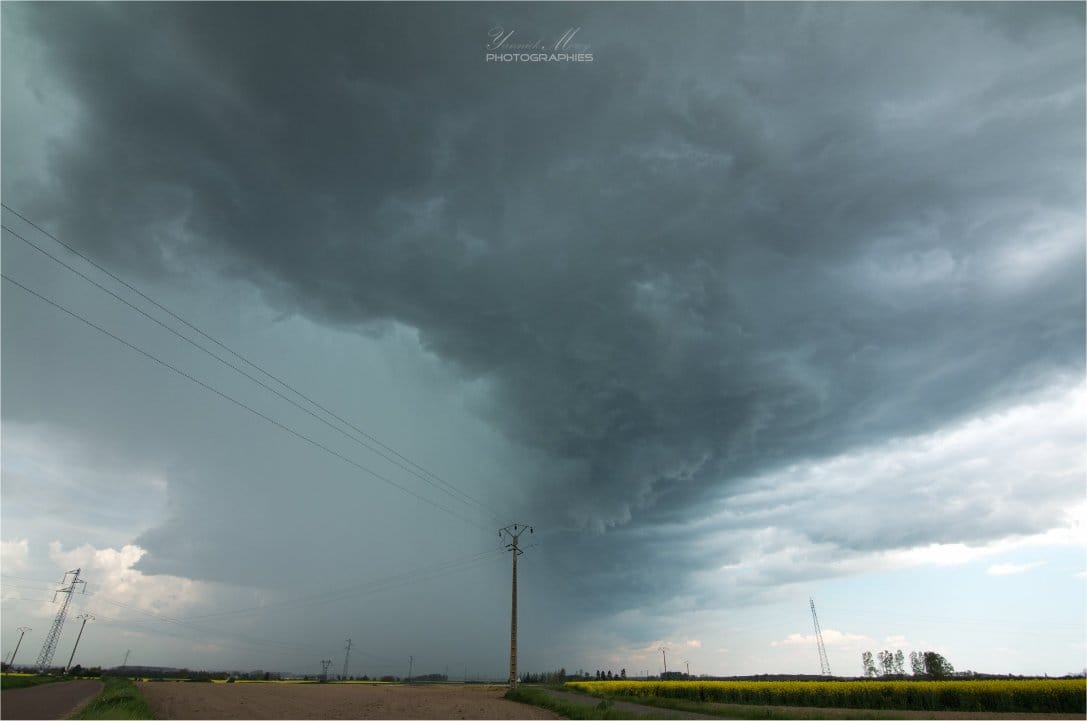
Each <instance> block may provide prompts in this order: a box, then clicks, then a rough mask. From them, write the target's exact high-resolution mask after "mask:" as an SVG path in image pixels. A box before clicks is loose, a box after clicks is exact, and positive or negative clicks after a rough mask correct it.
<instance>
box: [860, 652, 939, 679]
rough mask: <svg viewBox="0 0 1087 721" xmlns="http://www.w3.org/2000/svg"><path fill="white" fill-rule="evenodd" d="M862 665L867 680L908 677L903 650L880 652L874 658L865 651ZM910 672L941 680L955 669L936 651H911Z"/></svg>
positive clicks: (870, 653)
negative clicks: (879, 677)
mask: <svg viewBox="0 0 1087 721" xmlns="http://www.w3.org/2000/svg"><path fill="white" fill-rule="evenodd" d="M861 665H862V667H863V668H864V676H865V678H876V677H877V676H905V675H906V655H905V654H904V653H902V649H898V650H897V651H895V652H894V653H892V652H890V651H880V652H879V653H877V654H876V655H875V656H874V657H873V656H872V652H871V651H865V652H864V653H862V654H861ZM910 672H911V673H912V674H913V675H914V676H920V677H924V678H932V679H939V678H947V677H949V676H951V675H952V674H954V673H955V668H954V667H953V666H952V665H951V664H950V663H948V661H947V659H946V658H944V657H943V656H941V655H940V654H938V653H936V652H935V651H910Z"/></svg>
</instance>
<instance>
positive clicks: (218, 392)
mask: <svg viewBox="0 0 1087 721" xmlns="http://www.w3.org/2000/svg"><path fill="white" fill-rule="evenodd" d="M0 277H2V278H3V279H4V280H6V281H8V282H9V283H11V284H13V285H15V286H17V287H19V288H21V289H22V290H24V291H25V292H27V293H29V294H30V295H32V296H34V297H35V298H38V299H39V300H41V301H43V302H45V303H48V304H49V305H51V306H53V307H54V308H56V309H58V310H60V311H62V312H64V313H66V314H68V315H70V316H71V317H73V318H75V319H76V320H79V321H81V322H83V323H85V324H86V325H88V326H90V327H91V328H94V329H95V330H97V331H99V332H100V333H103V334H105V335H107V336H109V337H110V338H112V339H113V340H115V341H117V342H118V343H120V344H121V345H123V346H125V347H127V348H129V349H131V350H133V351H135V352H137V353H139V354H140V355H142V356H144V357H146V358H148V359H150V360H152V361H154V362H155V363H158V364H159V365H161V366H163V367H164V368H167V369H168V370H171V371H173V372H174V373H177V374H178V375H180V376H183V377H185V378H187V379H189V380H190V381H192V382H193V383H195V384H197V385H198V386H200V387H202V388H204V389H205V390H208V391H211V392H212V393H214V394H216V395H217V396H219V397H221V398H223V399H225V400H228V401H230V402H231V403H233V404H234V405H236V406H238V407H239V408H242V409H244V410H247V411H249V412H250V413H252V414H253V415H256V416H258V417H260V418H262V419H264V420H265V421H267V422H268V423H271V424H272V425H274V426H276V427H278V428H280V429H282V430H284V431H286V432H287V433H290V434H291V435H293V436H295V437H296V438H299V439H301V440H303V441H305V442H306V443H309V444H310V445H312V446H314V447H315V448H319V449H321V450H323V451H325V452H326V453H329V454H331V455H333V456H335V457H337V458H339V459H340V460H342V461H343V462H345V463H347V464H349V465H351V466H354V467H355V468H358V469H359V470H361V471H365V472H366V473H369V474H370V475H371V476H373V477H375V478H377V479H379V480H381V481H384V482H385V483H387V484H389V485H390V486H393V487H395V488H399V489H400V490H401V491H403V492H404V493H407V494H408V495H410V496H413V497H415V498H417V499H419V500H420V501H423V502H424V503H427V504H429V505H431V506H434V507H435V508H437V509H439V510H442V511H445V512H446V513H448V514H449V515H451V516H453V517H455V518H458V519H460V520H462V521H464V522H465V523H467V524H469V525H472V526H475V527H476V528H479V529H480V530H484V531H486V530H487V529H486V528H484V527H483V526H481V525H479V524H478V523H476V522H474V521H472V520H469V519H467V518H465V517H464V516H462V515H460V514H459V513H457V512H456V511H453V510H452V509H450V508H448V507H446V506H443V505H442V504H440V503H437V502H436V501H432V500H430V499H429V498H426V497H425V496H421V495H419V494H418V493H415V492H414V491H412V490H410V489H409V488H406V487H405V486H402V485H400V484H399V483H397V482H396V481H394V480H392V479H390V478H388V477H386V476H384V475H382V474H380V473H378V472H377V471H375V470H372V469H370V468H367V467H366V466H364V465H362V464H361V463H358V462H356V461H354V460H352V459H350V458H348V457H347V456H345V455H343V454H341V453H339V452H337V451H334V450H332V449H331V448H329V447H328V446H326V445H324V444H322V443H321V442H319V441H316V440H314V439H312V438H310V437H309V436H307V435H304V434H302V433H299V432H298V431H296V430H294V429H293V428H291V427H289V426H287V425H285V424H283V423H280V422H279V421H277V420H275V419H274V418H271V417H270V416H268V415H266V414H264V413H261V412H260V411H258V410H256V409H255V408H253V407H251V406H248V405H246V404H245V403H243V402H242V401H240V400H238V399H237V398H234V397H233V396H230V395H228V394H226V393H224V392H223V391H221V390H219V389H217V388H215V387H213V386H211V385H208V384H207V383H205V382H203V381H201V380H199V379H198V378H196V377H195V376H192V375H190V374H188V373H186V372H185V371H183V370H181V369H179V368H177V367H176V366H173V365H171V364H170V363H168V362H167V361H164V360H162V359H161V358H159V357H158V356H155V355H153V354H151V353H149V352H147V351H145V350H143V349H142V348H140V347H139V346H136V345H134V344H132V343H130V342H128V341H126V340H125V339H123V338H121V337H120V336H118V335H115V334H114V333H112V332H110V331H108V330H106V329H105V328H103V327H102V326H100V325H98V324H96V323H94V322H93V321H91V320H88V319H87V318H84V317H83V316H81V315H79V314H78V313H76V312H75V311H73V310H70V309H69V308H67V307H65V306H63V305H61V304H60V303H57V302H56V301H54V300H51V299H49V298H46V297H45V296H44V295H42V294H40V293H38V292H37V291H34V290H31V289H30V288H28V287H27V286H25V285H23V284H22V283H20V282H19V281H17V280H15V279H14V278H12V277H11V276H9V275H7V274H6V273H0Z"/></svg>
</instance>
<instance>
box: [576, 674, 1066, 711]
mask: <svg viewBox="0 0 1087 721" xmlns="http://www.w3.org/2000/svg"><path fill="white" fill-rule="evenodd" d="M566 685H567V686H572V687H575V688H579V689H582V690H584V691H588V692H589V693H593V694H597V695H607V696H659V697H663V698H675V699H685V700H688V701H701V702H711V703H737V704H759V705H764V704H765V705H783V706H828V707H842V708H865V709H899V710H920V711H1010V712H1023V713H1031V712H1036V713H1046V712H1049V713H1083V712H1084V711H1085V706H1087V704H1085V698H1087V681H1085V680H1084V679H1033V680H1018V679H1008V680H1003V679H1001V680H979V681H958V680H956V681H909V680H900V681H879V680H872V681H868V680H865V681H570V682H567V684H566Z"/></svg>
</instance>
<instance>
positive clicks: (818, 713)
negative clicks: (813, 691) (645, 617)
mask: <svg viewBox="0 0 1087 721" xmlns="http://www.w3.org/2000/svg"><path fill="white" fill-rule="evenodd" d="M609 698H611V699H612V700H614V701H626V702H628V703H637V704H641V705H642V706H653V707H655V708H665V709H670V710H672V711H682V712H684V713H697V714H704V715H706V716H720V717H721V718H727V719H899V718H902V715H901V714H896V713H895V712H894V711H876V710H871V709H869V710H860V709H832V710H831V709H828V710H821V709H811V710H808V709H802V708H790V709H788V710H785V709H781V708H774V707H773V706H752V705H743V704H724V703H701V702H698V701H687V700H685V699H676V698H664V697H660V696H609ZM934 718H935V716H934Z"/></svg>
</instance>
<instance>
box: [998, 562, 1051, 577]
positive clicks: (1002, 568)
mask: <svg viewBox="0 0 1087 721" xmlns="http://www.w3.org/2000/svg"><path fill="white" fill-rule="evenodd" d="M1044 565H1045V561H1035V562H1034V563H994V564H993V565H991V566H989V568H988V570H986V571H985V572H986V573H988V574H989V575H990V576H1014V575H1017V574H1020V573H1026V572H1027V571H1033V570H1034V569H1035V568H1040V567H1041V566H1044Z"/></svg>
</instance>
